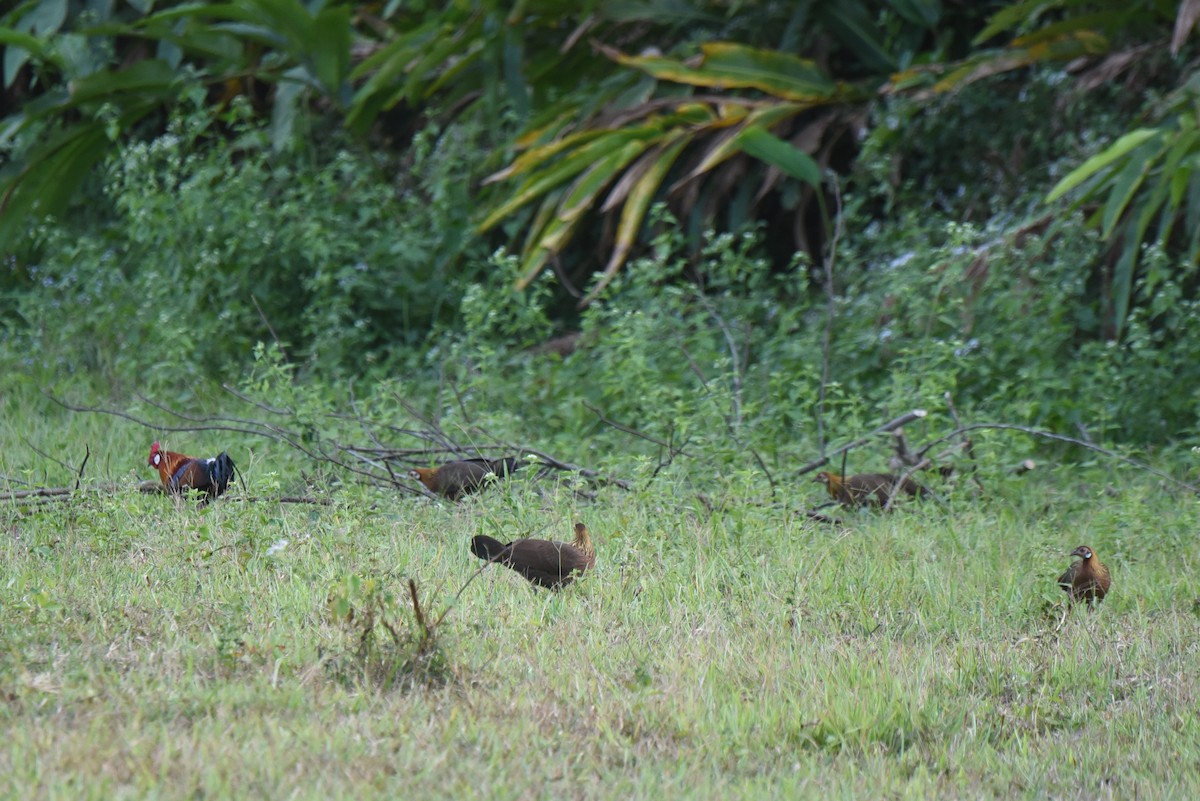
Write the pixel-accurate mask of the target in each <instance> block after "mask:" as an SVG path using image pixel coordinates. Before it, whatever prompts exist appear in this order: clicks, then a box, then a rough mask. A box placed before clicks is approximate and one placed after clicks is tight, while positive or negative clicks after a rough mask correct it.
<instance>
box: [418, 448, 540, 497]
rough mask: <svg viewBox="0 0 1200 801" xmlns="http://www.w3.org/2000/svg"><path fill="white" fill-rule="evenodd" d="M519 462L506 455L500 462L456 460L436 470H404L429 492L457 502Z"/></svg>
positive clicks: (512, 469) (501, 475)
mask: <svg viewBox="0 0 1200 801" xmlns="http://www.w3.org/2000/svg"><path fill="white" fill-rule="evenodd" d="M520 466H521V465H520V462H518V461H517V460H516V459H515V458H513V457H511V456H509V457H507V458H504V459H460V460H458V461H455V462H446V464H444V465H441V466H440V467H428V468H427V467H414V468H413V469H412V470H409V471H408V476H409V478H415V479H417V480H418V481H420V482H421V483H422V484H424V485H425V488H426V489H428V490H429V491H430V492H433V493H436V494H437V495H441V496H443V497H445V498H449V499H450V500H452V501H457V500H458V499H459V498H461V497H462V496H464V495H469V494H471V493H472V492H476V491H478V490H479V489H481V488H483V487H485V486H487V477H488V476H489V475H495V476H496V477H497V478H501V477H503V476H506V475H508V474H510V473H512V472H514V471H515V470H516V469H517V468H518V467H520Z"/></svg>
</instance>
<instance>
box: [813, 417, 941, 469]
mask: <svg viewBox="0 0 1200 801" xmlns="http://www.w3.org/2000/svg"><path fill="white" fill-rule="evenodd" d="M926 414H928V412H926V411H925V410H924V409H913V410H912V411H911V412H907V413H906V414H902V415H900V416H899V417H897V418H896V419H895V420H890V421H888V422H886V423H884V424H883V425H881V426H880V427H879V428H877V429H875V430H874V431H872V432H871V433H869V434H867V435H866V436H864V437H859V438H858V439H856V440H854V441H853V442H850V443H847V444H846V445H843V446H842V447H840V448H838V449H837V450H834V451H830V452H829V453H828V454H826V455H825V456H822V457H821V458H820V459H816V460H814V461H811V462H809V463H808V464H806V465H804V466H803V467H801V468H800V469H799V470H797V471H796V472H795V475H798V476H802V475H804V474H805V473H811V472H812V471H813V470H816V469H817V468H818V467H821V466H823V465H826V464H829V460H830V459H832V458H833V457H835V456H840V455H841V454H843V453H846V452H848V451H850V450H853V449H854V448H857V447H859V446H860V445H865V444H867V443H868V442H870V441H871V439H872V438H873V437H875V436H876V435H878V434H882V433H885V432H888V431H894V430H896V429H897V428H899V427H900V426H903V425H907V424H908V423H911V422H912V421H913V420H920V419H921V418H922V417H924V416H925V415H926ZM917 455H918V456H923V455H924V454H923V453H918V454H917ZM842 472H843V473H844V472H845V462H844V461H843V468H842Z"/></svg>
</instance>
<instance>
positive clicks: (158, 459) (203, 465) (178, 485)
mask: <svg viewBox="0 0 1200 801" xmlns="http://www.w3.org/2000/svg"><path fill="white" fill-rule="evenodd" d="M149 465H150V466H151V467H156V468H158V475H159V476H160V477H161V478H162V485H163V489H164V490H166V491H167V492H173V493H175V494H177V495H178V494H182V493H183V492H184V491H185V490H189V489H195V490H200V491H201V492H203V493H204V494H205V495H207V496H208V498H207V500H212V499H213V498H216V497H218V496H219V495H221V493H223V492H225V488H226V487H228V486H229V480H230V479H231V478H233V471H234V466H233V460H232V459H230V458H229V454H228V453H226V452H225V451H221V453H220V454H219V455H217V456H214V457H212V458H211V459H198V458H196V457H195V456H185V455H183V454H182V453H175V452H174V451H164V450H163V449H162V448H161V447H159V444H158V443H157V442H155V443H154V444H153V445H151V446H150V461H149Z"/></svg>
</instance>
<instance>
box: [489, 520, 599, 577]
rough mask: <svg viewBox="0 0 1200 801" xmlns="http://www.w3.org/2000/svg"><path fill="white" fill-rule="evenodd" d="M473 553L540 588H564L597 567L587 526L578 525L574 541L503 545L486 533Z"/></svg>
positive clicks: (515, 541)
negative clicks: (509, 569) (577, 577)
mask: <svg viewBox="0 0 1200 801" xmlns="http://www.w3.org/2000/svg"><path fill="white" fill-rule="evenodd" d="M471 553H473V554H475V555H476V556H478V557H479V558H480V559H483V560H485V561H488V562H497V563H499V564H502V565H504V566H505V567H508V568H511V569H512V570H515V571H516V572H518V573H520V574H521V575H522V576H524V577H525V578H526V579H528V580H529V581H531V582H532V583H534V584H536V585H537V586H539V587H546V588H548V589H551V590H557V589H559V588H560V587H565V586H567V585H568V584H570V583H571V582H572V581H574V580H575V578H576V576H579V575H581V574H583V573H585V572H586V571H588V570H590V569H591V568H592V567H594V566H595V564H596V551H595V549H593V547H592V538H591V535H590V534H589V532H588V529H587V526H585V525H584V524H583V523H576V524H575V540H574V542H554V541H551V540H538V539H520V540H514V541H513V542H510V543H507V544H505V543H502V542H500V540H497V539H495V538H493V537H489V536H487V535H486V534H479V535H477V536H475V537H473V538H472V539H471Z"/></svg>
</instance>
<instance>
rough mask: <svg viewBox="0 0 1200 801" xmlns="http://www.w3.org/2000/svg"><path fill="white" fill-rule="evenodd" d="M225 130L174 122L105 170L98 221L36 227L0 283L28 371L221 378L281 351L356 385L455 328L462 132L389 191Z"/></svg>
mask: <svg viewBox="0 0 1200 801" xmlns="http://www.w3.org/2000/svg"><path fill="white" fill-rule="evenodd" d="M221 122H223V123H224V126H225V128H224V129H223V130H221V131H220V132H217V131H215V130H214V128H216V125H217V121H215V120H213V119H212V118H211V117H210V116H209V115H208V114H207V112H205V111H203V110H193V111H191V112H189V113H181V114H180V115H179V116H178V117H177V118H176V119H175V120H174V121H173V122H172V123H171V125H170V127H169V130H168V132H167V133H166V134H165V135H163V136H160V137H158V138H156V139H154V140H152V141H150V142H148V143H133V144H130V145H128V146H127V147H125V148H124V149H123V150H122V151H121V152H120V154H119V155H118V156H117V157H116V158H114V159H113V160H112V161H111V162H110V163H109V164H108V165H107V170H106V174H105V175H106V178H105V183H104V186H103V199H104V201H105V202H106V203H107V204H110V207H111V215H110V216H109V217H108V219H107V220H106V222H104V223H103V224H102V225H99V226H96V225H89V226H81V227H76V226H73V225H72V224H71V222H72V221H71V220H66V221H62V222H55V221H47V222H46V223H45V224H43V225H42V226H41V227H39V228H38V229H37V230H36V231H34V232H32V234H31V236H30V245H29V247H28V248H27V249H26V255H25V256H24V260H23V262H22V263H21V264H20V266H19V267H18V265H17V264H15V263H14V264H13V265H11V267H12V274H10V275H9V276H8V277H7V278H6V280H7V281H8V282H9V283H10V286H14V287H22V288H24V290H25V291H23V292H20V293H19V294H15V296H14V297H11V299H10V300H9V301H7V302H6V303H7V304H10V305H9V309H10V316H9V319H10V321H11V320H12V319H13V317H12V316H11V312H12V311H13V310H15V311H16V313H17V317H16V319H18V320H20V321H21V322H23V325H20V327H19V329H18V330H16V331H12V332H10V337H12V336H16V337H18V338H19V339H20V340H22V341H26V342H27V343H28V344H27V346H26V348H25V350H26V352H28V353H29V354H30V358H31V359H32V360H33V362H34V364H33V365H32V366H35V367H37V366H41V367H46V368H52V369H56V370H59V371H61V370H64V369H66V370H82V371H99V372H101V373H103V374H104V375H105V376H106V378H107V380H109V381H111V382H113V383H118V384H119V383H121V382H125V381H128V380H130V379H131V378H133V377H136V378H137V380H138V381H139V382H145V381H147V380H149V381H151V382H152V383H153V382H154V381H155V380H156V379H159V380H161V381H162V382H170V381H173V380H177V379H179V378H181V377H195V378H199V377H210V376H215V377H224V378H228V377H230V376H233V375H236V374H237V373H238V372H240V370H241V369H242V368H243V366H244V365H245V364H247V363H248V361H249V359H250V355H251V349H252V348H253V346H254V344H255V343H256V342H258V341H271V340H273V339H275V338H277V339H278V342H279V345H280V346H281V348H282V350H283V352H284V353H285V354H287V355H288V356H289V357H290V358H291V359H292V360H294V361H295V362H296V363H298V364H299V365H302V366H304V367H305V368H308V369H311V370H316V371H318V372H319V373H321V374H323V375H326V376H333V375H337V374H340V373H343V372H347V371H349V372H352V373H356V374H357V373H362V372H364V371H369V370H370V369H371V366H372V365H373V364H379V363H381V362H386V361H387V360H388V359H390V357H391V355H392V354H393V352H396V351H401V350H403V349H404V348H407V347H412V346H414V345H416V344H417V343H419V342H421V341H422V340H423V339H424V337H425V336H427V333H428V332H429V330H430V329H431V327H432V326H433V325H434V324H435V323H437V322H446V321H448V320H449V319H451V318H452V317H453V315H454V314H455V313H456V309H457V306H458V301H459V293H460V292H461V288H462V286H463V282H464V281H465V280H466V279H468V278H470V277H471V276H472V274H473V273H472V267H471V265H472V264H478V263H480V262H479V261H476V260H473V259H472V258H471V252H472V251H471V246H470V245H469V243H468V240H467V232H468V225H469V223H468V213H469V209H470V203H469V193H468V186H469V175H468V171H469V165H470V164H472V163H474V162H475V161H477V159H475V154H474V153H473V148H474V147H475V145H474V142H473V136H474V135H473V133H472V132H471V130H469V129H467V128H463V127H458V128H453V129H450V130H447V131H439V130H437V129H436V128H430V129H427V130H425V131H423V132H421V133H420V134H418V135H417V137H416V138H415V140H414V142H413V146H412V148H411V150H410V152H409V163H408V164H407V165H406V168H407V172H406V174H404V175H402V176H400V177H399V178H394V177H393V176H392V175H390V174H389V172H388V170H389V169H390V170H392V171H394V170H395V167H394V166H392V167H389V164H388V163H387V161H386V160H385V159H383V158H377V157H375V156H374V155H372V154H371V153H369V152H366V151H364V150H363V149H362V148H355V147H349V146H346V147H339V148H335V149H332V150H331V151H330V152H328V154H324V153H322V152H316V151H315V149H314V150H309V151H304V152H296V153H291V154H281V153H274V152H272V151H271V150H270V148H269V147H268V142H267V135H268V133H267V131H266V130H265V129H264V128H262V127H258V126H256V125H252V124H251V123H250V122H248V121H246V120H244V119H241V118H239V117H237V115H236V114H235V115H234V117H233V119H232V120H230V119H226V120H223V121H221ZM230 126H232V132H231V131H230V130H229V127H230ZM335 141H336V138H335ZM464 254H465V255H464ZM460 260H462V261H461V262H460ZM452 265H455V268H454V269H451V266H452Z"/></svg>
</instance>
